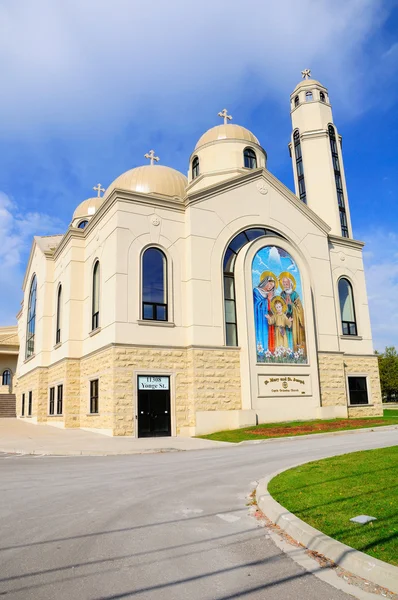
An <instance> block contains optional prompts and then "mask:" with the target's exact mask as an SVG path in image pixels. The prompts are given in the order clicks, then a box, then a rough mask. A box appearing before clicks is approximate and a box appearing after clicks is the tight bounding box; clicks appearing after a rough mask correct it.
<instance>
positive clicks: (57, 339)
mask: <svg viewBox="0 0 398 600" xmlns="http://www.w3.org/2000/svg"><path fill="white" fill-rule="evenodd" d="M61 311H62V285H59V286H58V292H57V317H56V318H57V322H56V328H55V343H56V344H59V343H60V342H61Z"/></svg>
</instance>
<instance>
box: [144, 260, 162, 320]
mask: <svg viewBox="0 0 398 600" xmlns="http://www.w3.org/2000/svg"><path fill="white" fill-rule="evenodd" d="M142 318H143V319H145V320H149V321H167V320H168V316H167V260H166V257H165V255H164V254H163V252H162V251H161V250H159V249H158V248H148V249H147V250H145V252H144V255H143V257H142Z"/></svg>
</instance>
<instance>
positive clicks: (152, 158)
mask: <svg viewBox="0 0 398 600" xmlns="http://www.w3.org/2000/svg"><path fill="white" fill-rule="evenodd" d="M144 157H145V158H149V160H150V161H151V165H153V161H154V160H156V162H158V160H159V157H158V156H155V152H154V150H150V151H149V152H147V153H146V154H144Z"/></svg>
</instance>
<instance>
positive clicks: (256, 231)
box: [223, 227, 282, 346]
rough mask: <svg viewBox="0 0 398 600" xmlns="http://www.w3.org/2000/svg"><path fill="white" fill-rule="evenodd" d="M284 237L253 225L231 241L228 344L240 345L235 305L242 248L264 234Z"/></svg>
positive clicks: (227, 288)
mask: <svg viewBox="0 0 398 600" xmlns="http://www.w3.org/2000/svg"><path fill="white" fill-rule="evenodd" d="M267 235H268V236H270V235H272V236H277V237H282V236H281V235H280V234H279V233H276V232H275V231H271V230H270V229H265V228H264V227H252V228H251V229H246V231H242V232H241V233H238V234H237V235H236V236H235V237H234V238H233V239H232V240H231V241H230V243H229V245H228V248H227V249H226V251H225V255H224V265H223V269H224V309H225V343H226V345H227V346H237V345H238V329H237V321H236V306H235V262H236V258H237V256H238V253H239V252H240V250H241V249H242V248H243V246H245V245H246V244H248V243H249V242H252V241H253V240H256V239H257V238H260V237H263V236H267Z"/></svg>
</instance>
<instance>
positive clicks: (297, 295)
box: [252, 246, 307, 363]
mask: <svg viewBox="0 0 398 600" xmlns="http://www.w3.org/2000/svg"><path fill="white" fill-rule="evenodd" d="M264 269H267V270H264ZM252 285H253V305H254V325H255V333H256V351H257V362H269V363H275V362H278V363H279V362H282V363H306V362H307V351H306V341H305V323H304V306H303V301H302V297H303V294H302V287H301V277H300V272H299V269H298V267H297V265H296V263H295V261H294V260H293V258H292V257H291V256H290V254H289V253H288V252H287V251H286V250H283V249H282V248H278V247H276V246H265V247H264V248H261V249H260V250H259V251H258V252H257V254H256V255H255V257H254V259H253V265H252ZM278 288H280V291H279V289H278Z"/></svg>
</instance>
